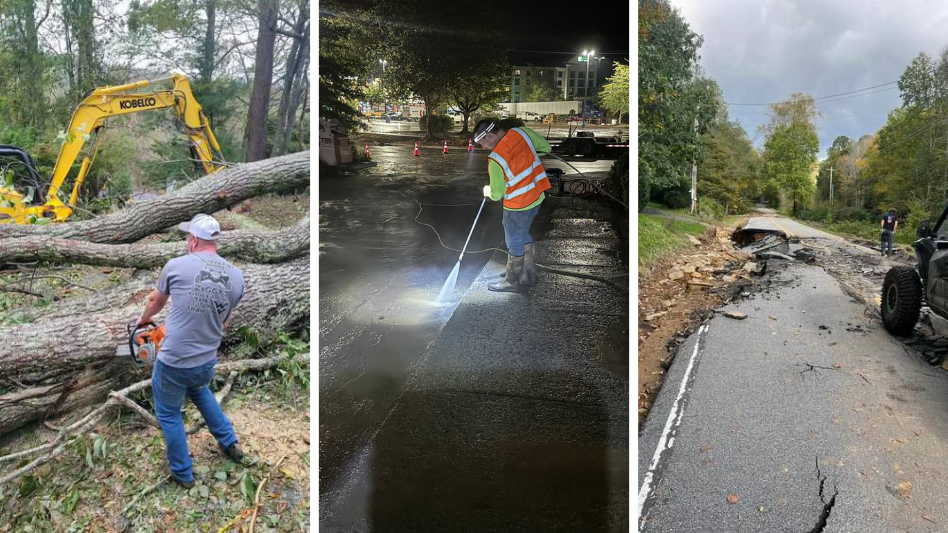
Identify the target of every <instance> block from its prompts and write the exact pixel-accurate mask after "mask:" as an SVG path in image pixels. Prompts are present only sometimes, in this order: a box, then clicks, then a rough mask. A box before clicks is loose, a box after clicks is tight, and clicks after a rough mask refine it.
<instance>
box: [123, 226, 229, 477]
mask: <svg viewBox="0 0 948 533" xmlns="http://www.w3.org/2000/svg"><path fill="white" fill-rule="evenodd" d="M178 229H180V230H181V231H184V232H186V233H188V241H187V247H188V255H185V256H182V257H177V258H175V259H172V260H171V261H168V263H167V264H166V265H165V266H164V268H163V269H162V270H161V275H160V276H159V278H158V286H157V288H156V289H155V290H154V291H152V293H151V294H150V295H149V296H148V303H147V304H146V306H145V310H144V311H143V312H142V315H141V318H139V319H138V325H144V324H149V323H151V322H152V319H153V318H154V316H155V315H157V314H158V313H159V312H161V310H162V309H163V308H164V306H165V304H166V303H167V302H168V299H169V298H170V299H171V311H170V312H169V313H168V320H167V322H166V323H165V330H166V336H165V339H164V341H163V342H162V343H161V348H160V349H159V350H158V356H157V358H156V360H155V366H154V369H153V370H152V375H151V387H152V392H153V394H154V399H155V414H156V415H157V416H156V418H157V419H158V422H159V424H160V425H161V431H162V433H163V434H164V438H165V447H166V448H167V457H168V463H169V466H170V470H171V478H172V479H173V480H174V482H175V483H177V484H178V485H180V486H182V487H184V488H191V487H193V486H194V472H193V463H192V461H191V456H190V454H189V452H188V437H187V434H186V433H185V430H184V422H183V421H182V419H181V407H182V406H183V405H184V400H185V397H188V398H190V399H191V401H192V402H194V405H195V406H197V408H198V411H200V412H201V416H202V417H204V421H205V422H206V423H207V428H208V429H209V430H210V432H211V434H212V435H214V438H215V439H217V444H218V446H219V447H220V449H221V451H222V452H223V453H224V454H225V455H227V456H228V457H230V458H231V459H232V460H234V461H236V462H238V463H239V462H240V461H241V460H242V459H243V455H244V454H243V452H242V451H241V449H240V447H239V446H238V445H237V435H236V433H235V432H234V426H233V425H232V424H231V422H230V419H228V418H227V416H226V415H225V414H224V412H223V411H222V410H221V407H220V405H218V403H217V400H216V399H215V398H214V394H213V393H212V392H211V390H210V388H208V384H209V383H210V382H211V379H213V377H214V365H215V364H216V363H217V348H218V346H220V343H221V339H222V338H223V336H224V330H225V329H226V328H227V327H229V326H230V315H231V312H233V310H234V308H235V307H237V304H238V302H240V299H241V298H242V297H243V295H244V277H243V273H242V272H241V271H240V270H239V269H238V268H237V267H235V266H234V265H232V264H230V263H229V262H227V261H225V260H224V259H223V258H222V257H221V256H219V255H217V242H216V241H217V238H218V237H219V236H220V234H221V227H220V224H218V222H217V220H215V219H214V218H213V217H211V216H210V215H203V214H199V215H195V216H194V218H192V219H191V221H190V222H184V223H182V224H180V225H179V226H178Z"/></svg>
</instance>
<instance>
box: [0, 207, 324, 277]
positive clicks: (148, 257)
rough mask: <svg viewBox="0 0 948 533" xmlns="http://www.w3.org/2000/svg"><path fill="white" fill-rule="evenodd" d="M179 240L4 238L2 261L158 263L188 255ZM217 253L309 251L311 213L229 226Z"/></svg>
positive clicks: (287, 255) (243, 255)
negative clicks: (286, 220) (285, 221)
mask: <svg viewBox="0 0 948 533" xmlns="http://www.w3.org/2000/svg"><path fill="white" fill-rule="evenodd" d="M187 252H188V251H187V245H186V244H185V242H184V237H183V236H182V238H181V241H180V242H173V243H155V244H140V243H134V244H100V243H94V242H87V241H81V240H75V239H64V238H60V237H46V236H32V237H18V238H14V239H6V240H0V264H2V263H11V262H17V263H27V262H32V261H46V262H50V263H71V264H82V265H93V266H111V267H120V268H153V267H157V266H161V265H163V264H165V263H167V262H168V260H170V259H173V258H175V257H179V256H182V255H185V254H187ZM218 253H219V254H220V255H221V256H223V257H226V258H230V259H241V260H244V261H247V262H250V263H280V262H283V261H287V260H290V259H294V258H296V257H299V256H300V255H303V254H307V253H309V217H306V218H304V219H303V220H301V221H300V222H298V223H297V224H296V225H295V226H291V227H288V228H285V229H282V230H279V231H230V232H226V233H223V234H222V235H221V237H220V239H219V240H218Z"/></svg>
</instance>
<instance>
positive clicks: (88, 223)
mask: <svg viewBox="0 0 948 533" xmlns="http://www.w3.org/2000/svg"><path fill="white" fill-rule="evenodd" d="M309 182H310V156H309V152H308V151H306V152H298V153H295V154H290V155H285V156H282V157H275V158H272V159H265V160H262V161H257V162H254V163H246V164H241V165H236V166H233V167H231V168H228V169H225V170H222V171H220V172H217V173H215V174H212V175H210V176H205V177H203V178H201V179H199V180H196V181H194V182H192V183H190V184H188V185H186V186H185V187H182V188H180V189H178V190H176V191H174V192H173V193H171V194H166V195H164V196H162V197H160V198H157V199H155V200H146V201H142V202H136V203H134V204H131V205H129V206H128V207H127V208H126V209H123V210H122V211H120V212H118V213H115V214H112V215H108V216H104V217H100V218H97V219H94V220H84V221H79V222H67V223H65V224H55V225H43V226H37V225H26V226H19V225H15V224H0V241H4V240H6V239H10V238H13V237H27V236H45V237H61V238H64V239H75V240H82V241H89V242H97V243H112V244H116V243H130V242H135V241H137V240H139V239H141V238H143V237H146V236H148V235H151V234H152V233H157V232H159V231H163V230H165V229H167V228H169V227H171V226H173V225H175V224H177V223H179V222H182V221H185V220H190V219H191V217H193V216H194V215H196V214H198V213H214V212H217V211H220V210H221V209H225V208H227V207H230V206H233V205H236V204H238V203H240V202H242V201H243V200H246V199H247V198H253V197H254V196H262V195H264V194H270V193H278V192H284V191H289V190H293V189H300V188H303V187H307V186H308V185H309Z"/></svg>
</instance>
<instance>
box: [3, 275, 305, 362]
mask: <svg viewBox="0 0 948 533" xmlns="http://www.w3.org/2000/svg"><path fill="white" fill-rule="evenodd" d="M243 271H244V278H245V281H246V289H245V293H244V294H245V296H244V299H243V300H242V301H241V303H240V305H238V306H237V309H236V310H235V311H234V313H233V315H232V327H231V329H230V330H229V331H228V333H227V335H226V337H225V340H224V342H225V345H227V344H231V343H232V342H233V341H237V342H239V340H240V338H239V333H238V332H237V330H238V329H239V328H241V327H242V326H248V327H251V328H253V329H254V331H255V333H256V334H257V336H258V338H260V339H261V341H267V340H269V339H271V338H273V336H275V335H276V334H277V333H278V332H279V331H281V330H283V329H286V328H288V327H291V326H292V325H293V324H296V323H297V322H299V321H300V320H302V319H304V318H306V319H308V318H309V257H308V256H307V257H303V258H301V259H297V260H295V261H292V262H289V263H282V264H279V265H266V266H264V265H248V266H246V267H245V268H244V269H243ZM169 306H170V304H169ZM141 312H142V308H141V306H139V305H131V306H127V307H124V308H122V309H118V310H115V311H105V312H101V313H92V314H86V315H78V316H67V317H59V318H53V319H43V320H42V321H41V322H39V323H34V324H21V325H16V326H11V327H6V328H2V329H0V337H2V338H3V342H2V343H0V375H7V376H9V375H12V374H16V373H20V372H35V371H48V370H50V369H52V368H64V367H73V368H78V367H81V366H83V365H85V364H86V363H90V362H92V361H95V360H98V359H108V358H112V357H114V356H115V347H116V346H118V345H122V344H124V343H126V342H127V337H128V332H127V331H126V325H127V324H128V323H129V322H131V321H133V320H135V319H137V318H138V316H139V315H141Z"/></svg>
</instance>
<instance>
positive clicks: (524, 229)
mask: <svg viewBox="0 0 948 533" xmlns="http://www.w3.org/2000/svg"><path fill="white" fill-rule="evenodd" d="M540 205H543V204H540ZM538 211H540V206H539V205H538V206H536V207H534V208H533V209H527V210H526V211H508V210H507V209H504V240H506V241H507V251H509V252H510V255H512V256H514V257H520V256H522V255H523V253H524V251H523V246H524V245H525V244H530V243H531V242H533V237H531V236H530V225H531V224H533V219H534V218H536V216H537V212H538Z"/></svg>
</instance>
